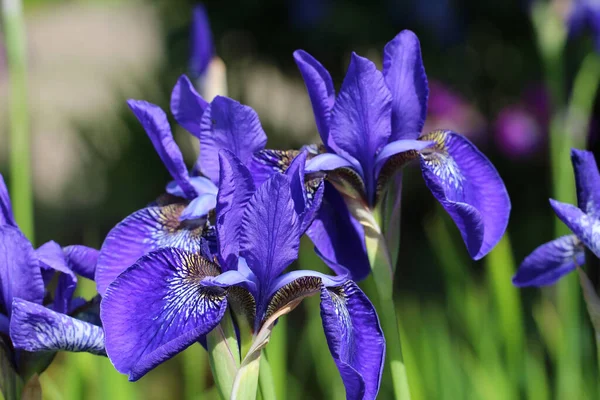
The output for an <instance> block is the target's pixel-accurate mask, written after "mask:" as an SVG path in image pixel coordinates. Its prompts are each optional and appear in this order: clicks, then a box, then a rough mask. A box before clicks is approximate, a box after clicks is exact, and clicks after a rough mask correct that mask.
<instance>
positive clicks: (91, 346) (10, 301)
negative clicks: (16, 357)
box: [0, 176, 104, 372]
mask: <svg viewBox="0 0 600 400" xmlns="http://www.w3.org/2000/svg"><path fill="white" fill-rule="evenodd" d="M0 193H1V194H2V195H1V196H0V203H1V204H0V207H1V209H2V210H3V216H4V221H2V223H0V248H1V249H2V251H1V255H0V257H1V262H0V333H2V334H4V335H9V336H10V339H11V342H12V346H13V347H14V348H15V349H16V350H26V351H29V352H54V351H59V350H66V351H87V352H90V353H93V354H104V332H103V331H102V328H101V327H100V326H98V325H95V324H93V323H90V322H87V321H89V320H90V319H93V317H92V318H89V317H86V318H85V319H86V321H84V320H82V319H80V318H79V317H81V314H82V313H84V312H86V313H90V312H91V313H92V314H93V307H94V301H93V300H92V301H90V302H86V301H84V300H82V299H77V300H76V301H75V300H74V299H73V293H74V291H75V287H76V286H77V276H76V275H75V274H76V273H77V274H80V275H82V276H87V277H90V276H93V271H94V268H95V265H96V258H97V251H96V250H94V249H90V248H88V247H85V246H70V247H67V248H64V249H63V248H61V247H60V246H59V245H58V244H57V243H55V242H52V241H51V242H48V243H45V244H44V245H42V246H41V247H39V248H38V249H37V250H36V249H34V248H33V246H32V245H31V243H30V242H29V240H27V238H26V237H25V236H24V235H23V234H22V233H21V231H20V230H19V228H18V227H17V226H16V224H15V223H14V217H13V215H12V211H11V210H12V207H11V203H10V197H9V196H8V191H7V190H6V186H5V185H4V180H3V179H2V177H1V176H0ZM55 273H58V279H57V284H56V287H55V289H54V293H53V295H51V294H49V293H47V292H48V288H47V287H46V285H47V284H48V283H49V282H50V281H51V279H52V277H53V275H55ZM38 372H39V371H38Z"/></svg>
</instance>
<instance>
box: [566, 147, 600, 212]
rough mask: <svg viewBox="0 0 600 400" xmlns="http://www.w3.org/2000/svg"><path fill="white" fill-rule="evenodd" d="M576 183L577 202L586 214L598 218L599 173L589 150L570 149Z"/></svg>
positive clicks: (599, 196)
mask: <svg viewBox="0 0 600 400" xmlns="http://www.w3.org/2000/svg"><path fill="white" fill-rule="evenodd" d="M571 161H572V162H573V169H574V170H575V181H576V183H577V203H578V205H579V208H580V209H581V210H583V211H584V212H585V213H586V214H589V215H591V216H594V217H596V218H600V173H599V172H598V166H597V165H596V160H595V159H594V153H592V152H591V151H582V150H577V149H572V150H571Z"/></svg>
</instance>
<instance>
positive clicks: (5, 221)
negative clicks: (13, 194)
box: [0, 174, 17, 227]
mask: <svg viewBox="0 0 600 400" xmlns="http://www.w3.org/2000/svg"><path fill="white" fill-rule="evenodd" d="M0 225H11V226H14V227H16V226H17V223H16V222H15V217H14V216H13V212H12V204H11V202H10V196H9V194H8V189H7V188H6V184H5V183H4V177H3V176H2V174H0Z"/></svg>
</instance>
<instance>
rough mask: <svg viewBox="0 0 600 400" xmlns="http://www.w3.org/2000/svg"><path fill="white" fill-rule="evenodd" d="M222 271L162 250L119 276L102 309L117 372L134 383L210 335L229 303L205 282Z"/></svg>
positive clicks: (196, 258)
mask: <svg viewBox="0 0 600 400" xmlns="http://www.w3.org/2000/svg"><path fill="white" fill-rule="evenodd" d="M219 272H220V271H219V269H218V267H217V266H216V265H215V264H213V263H211V262H210V261H208V260H206V259H204V258H202V257H200V256H198V255H196V254H193V253H188V252H186V251H183V250H180V249H173V248H164V249H161V250H158V251H155V252H153V253H150V254H148V255H147V256H144V257H143V258H141V259H140V260H139V261H138V262H137V263H136V264H135V265H134V266H132V267H131V268H129V269H127V271H126V272H124V273H123V274H121V275H120V276H119V277H118V278H117V279H116V280H115V281H114V282H113V283H112V284H111V285H110V286H109V287H108V289H107V291H106V293H105V296H104V298H103V300H102V303H101V306H100V317H101V319H102V324H103V327H104V331H105V334H106V352H107V353H108V356H109V357H110V359H111V361H112V363H113V365H114V366H115V368H116V369H117V370H118V371H120V372H122V373H127V374H129V379H130V380H132V381H135V380H137V379H139V378H141V377H142V376H143V375H144V374H145V373H147V372H148V371H149V370H151V369H152V368H154V367H156V366H157V365H158V364H160V363H162V362H163V361H166V360H167V359H169V358H171V357H173V356H174V355H175V354H177V353H179V352H180V351H183V350H184V349H185V348H187V347H188V346H190V345H191V344H193V343H194V342H196V341H198V339H199V338H200V337H201V336H203V335H206V334H207V333H208V332H210V331H211V330H212V329H213V328H214V327H215V326H216V325H217V324H218V323H219V321H220V320H221V318H223V314H224V313H225V310H226V308H227V300H226V298H225V292H224V291H223V290H222V289H220V288H207V287H204V286H203V285H202V284H201V281H202V279H204V278H205V277H206V276H216V275H218V274H219Z"/></svg>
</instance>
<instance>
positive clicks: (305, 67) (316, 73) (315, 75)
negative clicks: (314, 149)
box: [294, 50, 335, 147]
mask: <svg viewBox="0 0 600 400" xmlns="http://www.w3.org/2000/svg"><path fill="white" fill-rule="evenodd" d="M294 60H295V61H296V65H298V69H299V70H300V73H301V74H302V78H303V79H304V84H305V85H306V90H307V91H308V97H310V102H311V103H312V107H313V112H314V114H315V121H316V123H317V129H318V130H319V133H320V135H321V140H322V141H323V144H325V145H326V146H329V147H331V145H330V144H329V141H330V138H329V117H330V115H331V110H332V108H333V104H334V103H335V89H334V87H333V81H332V80H331V75H329V72H328V71H327V70H326V69H325V67H323V65H321V63H320V62H318V61H317V60H316V59H315V58H314V57H313V56H311V55H310V54H308V53H307V52H305V51H304V50H296V51H295V52H294Z"/></svg>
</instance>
